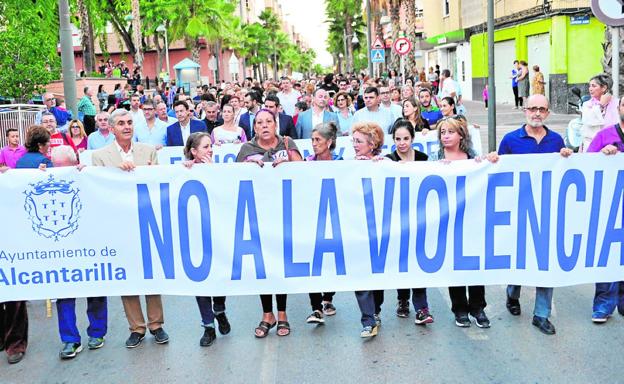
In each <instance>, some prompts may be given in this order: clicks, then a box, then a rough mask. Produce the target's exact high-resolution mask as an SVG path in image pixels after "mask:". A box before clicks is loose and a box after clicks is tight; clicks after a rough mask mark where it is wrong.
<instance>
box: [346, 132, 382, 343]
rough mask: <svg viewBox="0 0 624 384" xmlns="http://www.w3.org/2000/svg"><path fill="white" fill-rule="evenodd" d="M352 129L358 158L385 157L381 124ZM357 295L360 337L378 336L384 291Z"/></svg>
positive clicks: (373, 158) (372, 158) (377, 158)
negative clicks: (360, 323)
mask: <svg viewBox="0 0 624 384" xmlns="http://www.w3.org/2000/svg"><path fill="white" fill-rule="evenodd" d="M351 130H352V137H353V149H354V150H355V159H356V160H379V159H383V157H380V156H379V154H380V153H381V147H382V146H383V143H384V131H383V130H382V129H381V127H380V126H379V124H377V123H374V122H367V121H363V122H359V123H355V124H353V127H352V128H351ZM355 297H356V298H357V302H358V306H359V307H360V312H361V314H362V316H361V322H362V327H363V328H362V332H360V337H363V338H368V337H373V336H377V333H378V332H379V326H380V325H381V317H380V313H381V305H382V304H383V299H384V291H383V290H375V291H356V292H355Z"/></svg>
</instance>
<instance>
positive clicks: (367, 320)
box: [355, 291, 375, 327]
mask: <svg viewBox="0 0 624 384" xmlns="http://www.w3.org/2000/svg"><path fill="white" fill-rule="evenodd" d="M355 298H356V299H357V302H358V306H359V307H360V312H361V313H362V319H361V321H362V326H363V327H374V326H375V317H374V316H373V315H374V314H375V298H374V296H373V291H355Z"/></svg>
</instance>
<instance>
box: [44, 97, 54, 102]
mask: <svg viewBox="0 0 624 384" xmlns="http://www.w3.org/2000/svg"><path fill="white" fill-rule="evenodd" d="M52 100H54V98H53V97H51V98H49V99H45V101H52Z"/></svg>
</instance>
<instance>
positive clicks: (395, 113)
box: [379, 85, 403, 124]
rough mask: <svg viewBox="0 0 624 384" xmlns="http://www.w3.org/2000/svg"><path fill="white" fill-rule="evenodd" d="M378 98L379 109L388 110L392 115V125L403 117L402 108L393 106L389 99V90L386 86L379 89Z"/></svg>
mask: <svg viewBox="0 0 624 384" xmlns="http://www.w3.org/2000/svg"><path fill="white" fill-rule="evenodd" d="M379 98H380V99H381V104H380V105H379V108H380V109H387V110H390V113H391V114H392V123H393V124H394V122H395V121H396V120H397V119H399V118H402V117H403V107H402V106H401V105H399V104H395V103H393V102H392V100H391V99H390V88H389V87H387V86H385V85H384V86H382V87H379Z"/></svg>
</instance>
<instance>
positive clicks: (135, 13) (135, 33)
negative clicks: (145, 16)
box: [131, 0, 143, 73]
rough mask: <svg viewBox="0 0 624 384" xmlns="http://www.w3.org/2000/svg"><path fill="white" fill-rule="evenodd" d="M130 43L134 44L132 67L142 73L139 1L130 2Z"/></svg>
mask: <svg viewBox="0 0 624 384" xmlns="http://www.w3.org/2000/svg"><path fill="white" fill-rule="evenodd" d="M131 4H132V41H133V42H134V47H135V52H134V65H135V66H139V67H141V68H140V70H139V71H140V72H141V73H143V68H142V67H143V47H142V44H141V40H142V38H141V13H140V9H139V0H132V3H131Z"/></svg>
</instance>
